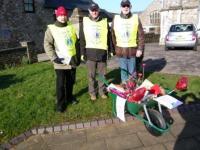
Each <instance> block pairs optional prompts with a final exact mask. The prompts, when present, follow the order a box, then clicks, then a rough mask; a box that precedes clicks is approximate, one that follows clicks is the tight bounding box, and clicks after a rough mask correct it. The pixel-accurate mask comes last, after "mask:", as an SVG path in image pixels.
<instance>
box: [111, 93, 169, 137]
mask: <svg viewBox="0 0 200 150" xmlns="http://www.w3.org/2000/svg"><path fill="white" fill-rule="evenodd" d="M109 96H110V97H111V98H112V112H113V114H114V116H117V111H116V100H117V95H116V94H113V93H109ZM157 108H158V110H157ZM125 111H126V112H128V113H129V114H131V115H133V116H134V117H135V118H137V119H139V120H140V121H141V122H143V123H144V125H145V127H146V129H147V130H148V131H149V132H150V133H151V134H152V135H154V136H160V135H162V134H163V133H165V132H167V131H168V130H169V128H170V126H171V124H170V123H168V122H166V120H165V118H164V117H163V115H162V108H161V105H160V104H159V103H157V102H156V101H154V100H150V99H149V100H147V101H143V102H142V103H140V104H138V103H133V102H128V101H126V104H125ZM142 112H143V113H142ZM142 114H144V115H142Z"/></svg>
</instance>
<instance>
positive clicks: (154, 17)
mask: <svg viewBox="0 0 200 150" xmlns="http://www.w3.org/2000/svg"><path fill="white" fill-rule="evenodd" d="M150 23H151V24H152V25H159V24H160V13H159V11H153V12H151V13H150Z"/></svg>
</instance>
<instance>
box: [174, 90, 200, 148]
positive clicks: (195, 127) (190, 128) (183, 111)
mask: <svg viewBox="0 0 200 150" xmlns="http://www.w3.org/2000/svg"><path fill="white" fill-rule="evenodd" d="M176 98H177V99H179V100H182V102H183V103H184V104H183V105H181V106H180V107H178V113H179V114H180V116H181V117H182V119H184V121H185V123H184V126H183V127H182V131H181V132H180V133H179V134H178V135H177V138H176V142H175V145H174V150H180V149H184V150H185V149H188V150H189V149H194V150H197V149H199V147H200V141H199V140H198V137H199V134H200V132H199V131H200V123H199V121H200V116H199V115H196V111H198V110H197V109H199V106H200V92H199V93H198V95H195V94H194V93H186V94H184V95H183V96H181V97H177V96H176ZM187 99H192V101H191V102H188V101H187Z"/></svg>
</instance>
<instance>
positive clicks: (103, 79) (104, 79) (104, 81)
mask: <svg viewBox="0 0 200 150" xmlns="http://www.w3.org/2000/svg"><path fill="white" fill-rule="evenodd" d="M97 78H98V80H100V81H102V82H103V83H104V84H105V85H106V86H109V82H108V81H107V80H106V78H105V77H104V76H103V75H100V74H99V75H98V76H97Z"/></svg>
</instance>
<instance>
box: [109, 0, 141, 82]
mask: <svg viewBox="0 0 200 150" xmlns="http://www.w3.org/2000/svg"><path fill="white" fill-rule="evenodd" d="M131 7H132V5H131V2H130V1H129V0H122V1H121V13H120V15H115V16H114V19H113V22H112V27H111V32H112V40H113V44H114V47H115V53H116V56H118V58H119V66H120V69H121V81H122V83H123V82H126V80H128V79H129V77H130V76H131V75H133V74H134V72H135V70H136V58H140V57H142V56H143V52H144V32H143V27H142V24H141V21H140V19H139V17H138V15H137V14H132V13H131Z"/></svg>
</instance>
